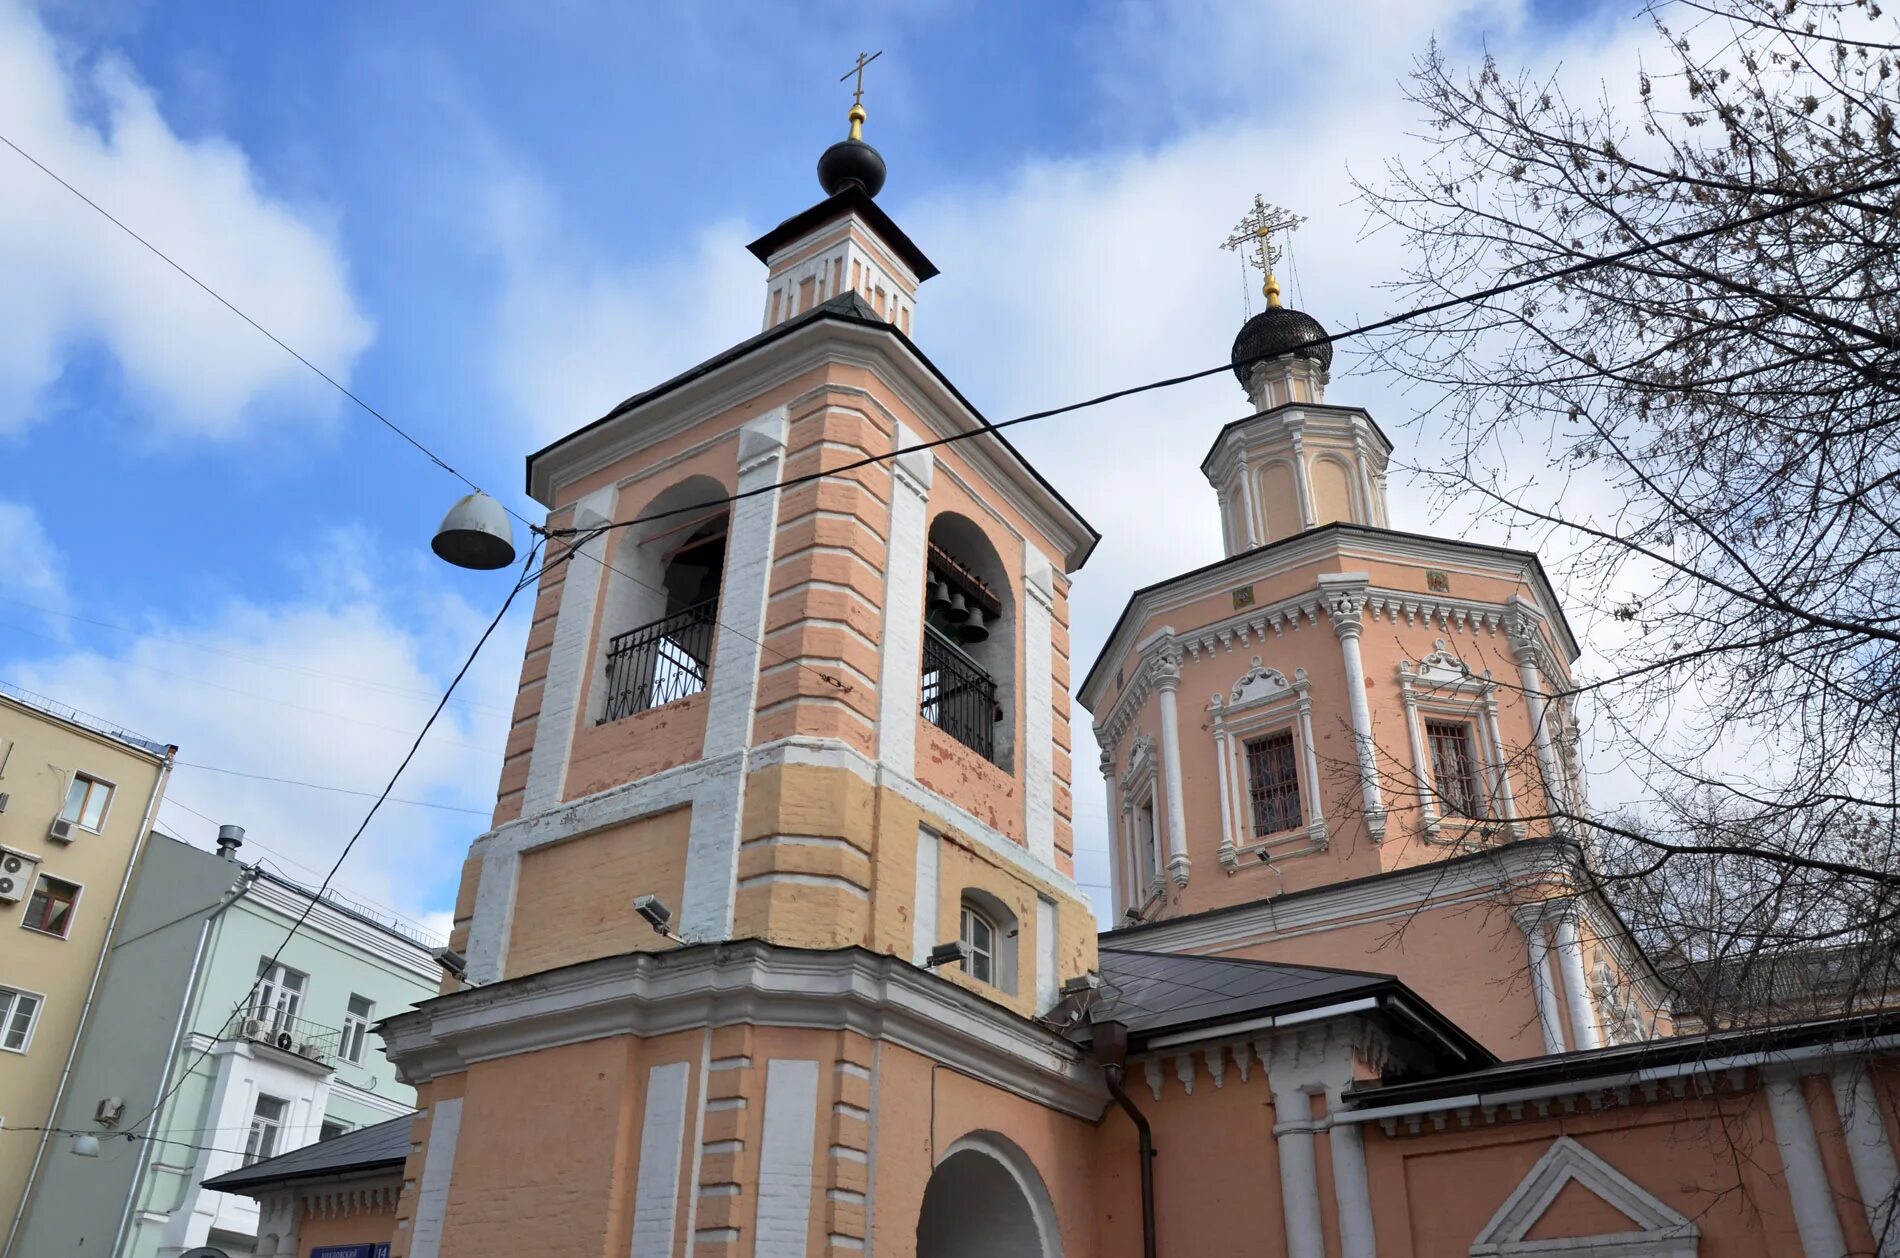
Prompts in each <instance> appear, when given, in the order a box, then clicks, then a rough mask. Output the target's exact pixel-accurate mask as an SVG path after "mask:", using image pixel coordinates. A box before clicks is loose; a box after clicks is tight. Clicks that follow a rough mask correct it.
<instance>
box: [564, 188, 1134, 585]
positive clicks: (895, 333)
mask: <svg viewBox="0 0 1900 1258" xmlns="http://www.w3.org/2000/svg"><path fill="white" fill-rule="evenodd" d="M840 195H843V196H849V195H850V193H849V192H846V193H842V194H840ZM860 195H861V194H860ZM867 204H869V202H868V201H867ZM821 320H834V321H836V322H839V323H854V324H858V325H859V326H862V327H868V328H874V329H876V330H877V331H879V332H883V333H886V334H888V335H889V336H891V337H892V338H893V339H895V340H896V341H897V343H898V344H899V345H901V346H902V347H903V348H904V349H905V350H907V351H908V352H909V353H910V355H911V356H912V357H913V358H915V359H916V360H917V361H918V363H919V364H921V365H922V366H923V368H924V370H925V371H928V372H929V373H930V374H931V375H932V376H933V377H935V378H936V381H937V383H939V384H941V385H942V386H943V387H944V389H945V390H947V391H948V392H949V394H950V396H951V397H953V398H955V399H956V401H957V405H959V406H961V407H962V408H963V409H964V410H965V411H967V412H969V414H970V417H971V418H972V419H974V420H976V422H977V423H979V424H981V425H982V426H983V427H984V428H985V429H986V430H988V431H989V434H990V436H991V437H992V438H993V439H994V440H995V441H996V443H997V444H998V445H1000V446H1001V447H1002V448H1003V450H1004V451H1005V452H1006V453H1007V454H1008V455H1009V456H1010V457H1011V458H1013V459H1015V460H1016V462H1017V463H1018V464H1019V465H1020V466H1021V467H1022V468H1023V469H1024V470H1025V471H1027V472H1028V473H1029V474H1030V476H1032V477H1034V478H1035V481H1036V483H1037V484H1038V485H1040V486H1042V488H1043V489H1044V490H1046V491H1047V492H1048V494H1049V496H1050V497H1051V498H1053V499H1055V501H1056V502H1057V503H1058V504H1060V505H1061V507H1062V509H1063V510H1064V511H1066V512H1068V513H1069V516H1070V518H1071V519H1073V520H1074V521H1075V523H1076V524H1078V525H1080V526H1081V527H1082V529H1083V531H1084V532H1086V533H1087V534H1088V535H1089V538H1090V540H1089V542H1088V544H1087V545H1086V546H1084V547H1083V548H1082V551H1081V555H1080V557H1079V558H1078V559H1077V561H1076V563H1075V567H1076V568H1077V569H1079V568H1081V566H1082V565H1083V564H1084V563H1086V562H1088V557H1089V555H1090V554H1092V553H1093V552H1094V550H1095V545H1096V543H1097V542H1100V541H1101V540H1102V534H1101V533H1100V531H1098V530H1097V529H1096V528H1095V526H1094V525H1092V524H1090V523H1089V522H1088V521H1087V520H1085V519H1083V518H1082V513H1081V512H1080V511H1077V510H1076V509H1075V507H1074V506H1073V505H1071V504H1070V502H1069V500H1068V499H1067V498H1064V497H1063V496H1062V495H1061V493H1059V492H1058V491H1057V490H1056V487H1055V486H1054V485H1052V484H1050V483H1049V478H1048V477H1046V476H1044V475H1043V474H1042V473H1041V472H1039V471H1037V470H1036V465H1035V464H1033V463H1031V462H1030V461H1029V460H1028V459H1026V458H1024V457H1023V453H1022V451H1020V450H1018V449H1017V448H1016V447H1015V446H1013V445H1011V444H1010V441H1009V438H1008V437H1006V436H1004V435H1003V434H1002V433H1001V432H998V431H997V430H996V429H995V427H994V426H993V425H992V424H991V423H990V421H989V420H987V419H985V418H984V417H983V412H981V411H979V410H977V409H976V407H974V406H972V405H971V404H970V399H968V398H966V397H964V396H963V391H962V390H961V389H959V388H957V386H956V385H955V384H953V383H952V382H951V380H950V377H949V376H946V375H944V374H943V372H942V371H941V370H940V369H939V368H938V366H937V364H935V363H933V362H931V361H930V358H929V357H928V356H927V355H926V354H925V353H924V352H923V351H922V350H920V349H918V348H917V345H916V343H915V342H914V341H912V340H911V339H910V337H908V336H906V335H905V334H904V333H903V332H902V331H900V330H899V329H898V328H897V326H896V325H895V324H893V323H891V322H890V321H889V320H887V319H884V318H882V317H881V316H879V315H878V313H877V311H875V310H873V309H872V308H871V307H870V305H869V304H868V303H867V302H866V301H865V300H864V299H863V298H862V297H860V296H858V295H857V294H856V293H855V292H845V293H841V294H839V295H838V296H836V297H833V298H831V299H829V300H827V301H822V302H820V303H818V304H817V305H816V306H813V307H812V308H811V309H810V310H805V311H801V312H800V313H798V314H797V315H794V316H793V317H792V318H790V319H787V320H785V321H784V322H783V323H780V324H777V325H775V326H773V327H770V328H767V329H766V330H765V331H763V332H760V333H758V334H757V335H756V336H750V337H747V338H746V339H745V340H743V341H740V342H739V343H738V344H737V345H734V346H732V347H731V348H730V349H726V350H723V351H721V352H720V353H717V354H714V355H713V356H712V357H711V358H708V359H706V360H705V361H704V362H702V363H700V364H698V365H697V366H694V367H689V368H687V369H686V370H685V371H682V372H681V373H680V374H679V375H677V376H674V377H673V378H672V379H671V380H667V381H665V382H663V383H661V384H657V385H654V386H653V387H652V388H651V389H648V390H646V391H645V392H642V393H636V394H634V395H633V396H632V397H630V398H628V399H627V400H626V401H624V402H622V403H621V404H620V405H618V406H616V407H614V408H613V409H612V410H610V411H608V412H607V413H606V414H605V415H602V416H601V417H600V418H599V419H596V420H594V421H593V422H592V423H588V424H583V425H582V426H581V427H579V428H576V429H575V430H574V431H573V432H571V433H569V434H567V436H565V437H561V438H559V439H558V440H555V441H551V442H549V443H548V444H547V445H545V446H542V447H541V448H540V449H539V450H536V451H535V452H534V453H533V454H530V455H529V456H528V462H527V492H528V496H529V497H533V496H534V465H535V461H536V460H537V459H540V458H543V457H544V456H546V455H548V454H551V453H553V452H554V451H555V450H558V449H560V448H561V447H562V446H564V445H566V444H567V443H568V442H570V441H572V440H574V439H575V438H576V437H579V436H582V435H583V434H585V433H589V432H592V431H593V430H594V429H596V428H599V427H600V426H601V425H602V424H607V423H611V422H613V421H614V420H616V419H618V418H620V417H621V416H622V415H625V414H627V413H628V412H630V411H635V410H638V409H639V408H640V407H642V406H645V405H646V404H647V403H649V402H653V401H656V400H658V399H659V398H661V397H663V396H665V395H666V394H668V393H671V392H673V391H674V390H675V389H678V388H681V387H682V386H684V385H687V384H690V383H692V382H693V381H695V380H697V379H699V378H700V377H702V376H709V375H711V374H712V373H713V372H715V371H718V370H719V369H720V368H722V367H728V366H731V365H732V364H733V363H735V362H737V361H738V360H739V359H741V358H744V357H745V356H746V355H747V354H750V353H752V352H753V351H754V350H757V349H760V348H761V347H763V346H766V345H769V344H771V343H772V342H774V341H777V340H779V339H781V338H783V337H786V336H790V335H791V334H792V333H794V332H796V331H798V330H799V329H800V328H803V327H805V326H806V325H808V324H812V323H817V322H819V321H821ZM968 439H969V438H966V440H968ZM537 501H538V500H537ZM544 505H545V504H544Z"/></svg>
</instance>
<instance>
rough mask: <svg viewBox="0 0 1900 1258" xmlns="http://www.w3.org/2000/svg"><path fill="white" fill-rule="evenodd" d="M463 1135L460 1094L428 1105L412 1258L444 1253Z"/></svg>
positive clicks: (411, 1241)
mask: <svg viewBox="0 0 1900 1258" xmlns="http://www.w3.org/2000/svg"><path fill="white" fill-rule="evenodd" d="M461 1134H462V1099H461V1098H460V1097H455V1098H453V1099H450V1100H446V1101H437V1102H436V1103H435V1104H434V1105H431V1106H430V1107H429V1147H428V1152H427V1153H426V1154H424V1157H423V1164H422V1182H421V1183H420V1184H419V1185H417V1187H416V1212H415V1216H414V1219H413V1222H412V1224H411V1231H410V1238H411V1239H410V1241H409V1258H439V1256H440V1254H441V1252H442V1220H443V1218H444V1217H445V1216H446V1214H447V1213H448V1206H449V1187H450V1185H451V1184H452V1183H453V1181H454V1176H455V1142H456V1140H457V1138H458V1137H460V1135H461Z"/></svg>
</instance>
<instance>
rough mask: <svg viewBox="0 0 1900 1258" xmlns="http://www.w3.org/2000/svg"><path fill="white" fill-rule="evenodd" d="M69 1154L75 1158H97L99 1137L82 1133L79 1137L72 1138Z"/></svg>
mask: <svg viewBox="0 0 1900 1258" xmlns="http://www.w3.org/2000/svg"><path fill="white" fill-rule="evenodd" d="M70 1152H71V1153H72V1155H73V1156H74V1157H76V1158H96V1157H98V1156H99V1137H97V1136H95V1135H91V1134H90V1133H82V1134H80V1135H77V1136H74V1137H73V1147H72V1149H71V1150H70Z"/></svg>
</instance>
